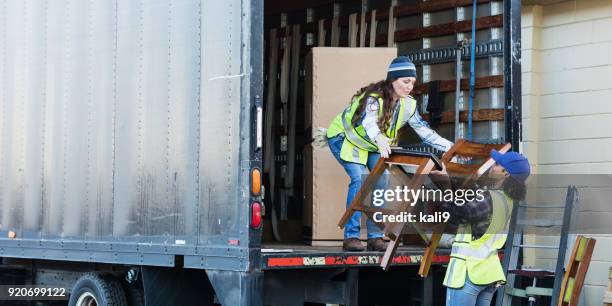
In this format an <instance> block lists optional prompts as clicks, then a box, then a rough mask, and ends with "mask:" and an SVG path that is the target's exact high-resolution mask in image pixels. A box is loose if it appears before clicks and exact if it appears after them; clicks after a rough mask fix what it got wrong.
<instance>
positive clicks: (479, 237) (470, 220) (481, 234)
mask: <svg viewBox="0 0 612 306" xmlns="http://www.w3.org/2000/svg"><path fill="white" fill-rule="evenodd" d="M491 157H492V158H493V160H495V162H496V164H495V165H494V166H493V168H491V170H490V172H489V175H488V178H489V179H488V182H489V184H487V185H493V188H487V189H488V190H487V192H485V193H484V195H485V196H484V198H483V199H482V200H481V201H477V200H474V201H471V202H467V203H465V204H463V205H460V206H458V205H455V204H454V203H448V204H447V209H448V211H449V212H450V214H451V218H450V221H449V223H451V224H454V225H457V226H458V228H457V234H456V235H455V240H454V242H453V246H452V250H451V255H450V256H451V259H450V261H449V263H448V268H447V270H446V276H445V277H444V286H446V287H447V290H446V306H454V305H461V306H488V305H490V304H491V299H492V298H493V294H494V293H495V290H496V289H497V287H498V286H499V285H501V284H502V283H504V282H505V281H506V276H505V275H504V272H503V269H502V265H501V263H500V260H499V255H498V252H499V250H500V249H501V248H502V247H503V246H504V243H505V242H506V236H507V226H508V223H509V220H510V217H511V214H512V204H513V200H523V199H524V198H525V192H526V191H525V190H526V188H525V180H526V179H527V177H528V176H529V174H530V167H529V162H528V160H527V158H525V157H524V156H523V155H521V154H519V153H516V152H508V153H505V154H501V153H499V152H497V151H495V150H493V151H492V152H491ZM477 188H481V187H477ZM482 188H484V187H482Z"/></svg>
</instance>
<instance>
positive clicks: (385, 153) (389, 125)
mask: <svg viewBox="0 0 612 306" xmlns="http://www.w3.org/2000/svg"><path fill="white" fill-rule="evenodd" d="M416 77H417V73H416V67H415V66H414V64H413V63H412V61H411V60H410V59H409V58H408V57H405V56H399V57H397V58H395V59H394V60H393V61H392V62H391V64H390V65H389V69H388V71H387V78H386V79H385V80H382V81H379V82H377V83H372V84H370V85H368V86H366V87H363V88H361V89H360V90H359V91H358V92H357V93H356V94H355V95H354V96H353V98H352V100H351V103H350V105H349V106H348V107H347V108H346V109H345V110H344V111H343V112H342V113H340V114H338V116H336V118H335V119H334V120H333V121H332V123H331V125H330V126H329V128H328V129H327V139H328V144H329V147H330V149H331V152H332V154H333V155H334V156H335V157H336V159H337V160H338V162H340V164H341V165H342V167H343V168H344V170H345V171H346V173H347V174H348V175H349V177H350V179H351V181H350V184H349V187H348V195H347V197H346V206H347V207H348V206H349V205H350V204H351V201H352V200H353V198H354V197H355V195H356V194H357V192H358V191H359V189H360V188H361V183H362V179H363V178H364V175H365V174H367V170H366V167H367V168H369V169H370V170H371V169H372V168H373V167H374V165H376V162H377V161H378V159H379V158H380V157H381V156H382V157H384V158H387V157H389V154H390V153H391V145H392V144H396V143H397V140H398V132H399V130H400V128H401V127H403V126H404V125H406V124H408V125H410V127H412V129H414V131H415V132H416V133H417V134H418V135H419V137H421V139H422V140H423V142H425V143H426V144H429V145H431V146H433V147H434V148H436V149H439V150H442V151H448V149H450V147H452V145H453V143H452V142H450V141H448V140H446V139H444V138H443V137H441V136H440V135H438V134H437V133H436V132H434V131H433V130H432V129H431V128H429V125H428V124H427V122H425V121H424V120H423V119H422V118H421V116H420V115H419V112H418V111H417V103H416V100H415V99H414V98H413V97H412V96H410V92H411V91H412V89H413V88H414V85H415V82H416ZM383 177H384V176H383ZM385 186H386V183H385V182H384V179H382V180H380V181H379V183H378V186H377V188H381V187H382V188H384V187H385ZM359 220H360V213H359V212H356V213H354V214H353V216H352V218H351V219H350V220H349V222H348V223H347V224H346V226H345V228H344V243H343V249H344V250H345V251H364V250H365V248H364V247H363V245H362V244H361V241H360V240H359V230H360V228H359ZM367 229H368V242H367V249H368V250H369V251H384V250H385V249H386V243H385V242H384V240H383V239H382V237H383V232H382V230H381V229H380V228H379V227H378V226H376V225H375V224H374V222H372V221H371V220H369V219H368V222H367Z"/></svg>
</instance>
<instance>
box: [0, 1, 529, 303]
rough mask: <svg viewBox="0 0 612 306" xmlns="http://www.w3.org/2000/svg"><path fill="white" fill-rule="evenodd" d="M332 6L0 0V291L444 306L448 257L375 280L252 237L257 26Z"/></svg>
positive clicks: (508, 85)
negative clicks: (423, 269) (427, 271)
mask: <svg viewBox="0 0 612 306" xmlns="http://www.w3.org/2000/svg"><path fill="white" fill-rule="evenodd" d="M345 2H346V3H348V2H350V1H336V3H333V2H332V1H312V3H311V2H310V1H295V2H294V1H287V2H283V1H270V3H265V4H264V1H263V0H223V1H208V0H201V1H197V0H180V1H170V0H150V1H149V0H146V1H119V0H91V1H80V0H61V1H34V0H23V1H12V0H2V1H0V257H1V258H2V265H1V266H0V268H1V269H0V272H1V273H0V274H1V281H2V283H1V285H3V286H2V287H10V286H21V287H24V286H34V287H36V288H42V287H45V286H46V287H49V288H56V289H57V288H63V289H62V290H63V291H65V295H64V296H63V297H64V299H63V301H48V302H49V304H52V303H56V302H57V303H60V305H61V304H62V303H63V304H64V305H65V304H66V303H67V300H68V298H70V299H71V300H70V303H71V305H216V304H222V305H228V306H235V305H249V306H250V305H303V304H304V303H323V304H342V305H358V304H359V305H398V304H401V305H442V304H443V303H444V299H443V296H444V289H443V287H442V286H441V282H442V279H441V278H442V276H443V275H444V274H443V273H444V269H445V267H444V264H445V263H446V262H447V261H448V254H449V251H448V250H444V249H441V250H439V253H438V254H437V256H435V258H434V259H433V262H434V266H433V267H432V273H431V275H430V277H428V278H425V279H421V278H420V277H418V276H417V273H416V271H417V269H418V264H419V263H420V261H421V259H422V255H423V249H422V248H400V249H399V251H398V252H397V254H396V255H395V258H394V259H393V266H392V267H391V269H390V270H389V271H383V270H382V269H380V267H379V266H378V263H379V261H380V258H381V256H382V253H378V252H363V253H347V252H342V251H341V248H340V247H313V246H309V245H304V244H300V243H292V244H286V245H280V244H278V243H276V244H269V243H268V242H267V241H262V233H263V231H264V227H263V224H264V220H263V219H264V217H262V215H263V213H264V211H267V215H266V217H265V218H268V215H270V210H271V208H270V207H266V205H267V203H266V198H265V197H264V192H263V190H262V189H263V188H262V178H261V172H262V168H263V165H262V151H263V149H262V137H263V135H262V121H263V115H262V114H263V113H264V110H263V102H262V97H263V93H264V85H263V84H264V69H265V68H264V62H265V61H264V50H265V47H264V46H265V41H264V28H266V29H267V26H265V24H266V23H267V22H270V23H272V22H274V23H278V21H277V20H275V21H270V20H268V19H266V23H265V22H264V16H265V17H266V18H267V16H276V15H277V14H275V13H278V12H282V10H284V9H285V8H283V7H280V6H282V5H285V6H287V9H291V10H297V9H303V10H306V8H307V7H308V6H310V5H312V6H315V5H319V4H325V5H333V6H334V7H336V5H340V6H342V5H344V3H345ZM358 2H360V3H369V4H370V5H379V4H378V3H377V1H358ZM387 2H389V4H388V5H391V4H390V3H391V1H387ZM404 2H406V1H404ZM412 2H414V3H417V4H418V2H421V1H412ZM412 2H411V3H412ZM430 2H439V3H438V4H440V5H443V6H444V5H446V6H449V5H454V6H457V7H459V6H463V7H464V8H465V9H466V11H469V10H470V7H471V3H472V1H430ZM489 2H494V1H478V3H483V4H481V5H484V4H486V3H489ZM497 2H498V4H499V7H500V9H501V12H500V15H503V26H502V31H501V37H499V40H500V41H501V43H503V61H502V60H500V63H503V69H501V70H503V72H502V71H500V72H499V74H500V75H501V74H502V73H503V80H504V81H503V91H502V92H503V95H502V96H503V98H502V100H501V101H502V107H503V109H504V110H505V111H504V118H503V122H505V124H503V123H502V125H501V129H500V130H501V133H500V134H501V137H502V138H503V139H505V141H509V142H512V144H513V147H514V148H518V141H519V136H520V118H521V115H520V111H521V109H520V107H521V103H520V99H521V94H520V7H521V4H520V1H518V0H505V1H497ZM398 3H400V4H401V3H402V1H399V2H398ZM394 4H395V2H394ZM417 4H414V5H415V6H416V5H417ZM434 4H435V3H434ZM347 5H348V4H347ZM406 5H408V4H406ZM264 7H265V8H266V9H265V10H264ZM330 7H331V6H330ZM420 7H422V6H420ZM433 7H434V8H435V5H433ZM386 9H387V10H388V6H387V8H386ZM451 12H452V9H451ZM330 14H331V13H330ZM470 18H471V17H470ZM500 25H501V24H500ZM275 26H278V25H275ZM385 36H386V34H385ZM500 58H501V56H500ZM265 187H268V186H265ZM338 188H346V187H345V186H338ZM268 192H269V191H268ZM266 193H267V192H266ZM343 203H344V199H339V201H338V203H337V204H338V205H344V204H343ZM329 217H330V218H334V219H339V218H340V217H341V216H340V215H338V216H329ZM299 230H301V228H300V229H299ZM283 250H285V251H283ZM26 288H27V287H26ZM5 289H6V288H5ZM5 289H3V290H5ZM40 299H41V300H46V299H44V298H40ZM31 300H36V298H31ZM22 302H23V301H17V300H4V301H0V304H2V303H4V304H2V305H5V304H6V305H19V303H22ZM45 303H46V302H45ZM88 303H89V304H88ZM32 305H33V304H32Z"/></svg>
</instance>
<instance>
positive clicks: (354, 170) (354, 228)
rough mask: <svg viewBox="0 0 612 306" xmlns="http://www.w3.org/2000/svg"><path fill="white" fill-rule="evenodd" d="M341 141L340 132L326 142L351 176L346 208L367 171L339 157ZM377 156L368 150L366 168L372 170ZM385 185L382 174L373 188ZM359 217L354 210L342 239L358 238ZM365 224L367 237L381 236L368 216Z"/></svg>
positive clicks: (378, 155) (342, 140)
mask: <svg viewBox="0 0 612 306" xmlns="http://www.w3.org/2000/svg"><path fill="white" fill-rule="evenodd" d="M343 142H344V135H343V134H340V135H338V136H336V137H333V138H330V139H329V141H328V144H329V149H330V150H331V152H332V154H333V155H334V157H336V159H337V160H338V162H339V163H340V165H342V167H343V168H344V171H346V173H347V174H348V176H349V177H350V178H351V182H350V183H349V186H348V194H347V196H346V207H347V208H348V207H349V206H350V205H351V202H352V201H353V198H354V197H355V195H356V194H357V192H359V189H360V188H361V183H362V181H363V180H365V178H366V177H367V174H368V171H367V170H366V167H365V166H364V165H362V164H358V163H351V162H347V161H344V160H342V159H341V158H340V149H341V148H342V143H343ZM379 158H380V154H379V153H373V152H370V153H369V154H368V162H367V166H368V169H370V170H372V169H373V168H374V166H375V165H376V162H378V159H379ZM385 174H386V172H385ZM386 185H387V184H386V177H385V175H383V176H381V178H380V179H379V180H378V182H377V183H376V185H375V188H376V189H384V188H385V187H386ZM360 218H361V213H360V212H355V213H354V214H353V216H352V217H351V219H349V221H348V223H347V224H346V226H345V227H344V239H347V238H359V221H360ZM366 226H367V229H368V239H371V238H380V237H382V236H383V232H382V230H381V229H380V228H379V227H378V226H377V225H376V224H375V223H374V222H373V221H372V220H370V219H369V218H368V221H367V223H366Z"/></svg>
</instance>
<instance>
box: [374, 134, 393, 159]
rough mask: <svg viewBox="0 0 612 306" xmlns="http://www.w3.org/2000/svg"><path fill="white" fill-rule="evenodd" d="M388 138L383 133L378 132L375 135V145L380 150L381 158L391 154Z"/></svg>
mask: <svg viewBox="0 0 612 306" xmlns="http://www.w3.org/2000/svg"><path fill="white" fill-rule="evenodd" d="M389 142H390V141H389V138H387V136H385V135H384V134H383V133H380V134H378V136H376V145H377V146H378V152H380V156H381V157H383V158H388V157H389V154H391V146H390V145H389Z"/></svg>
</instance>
